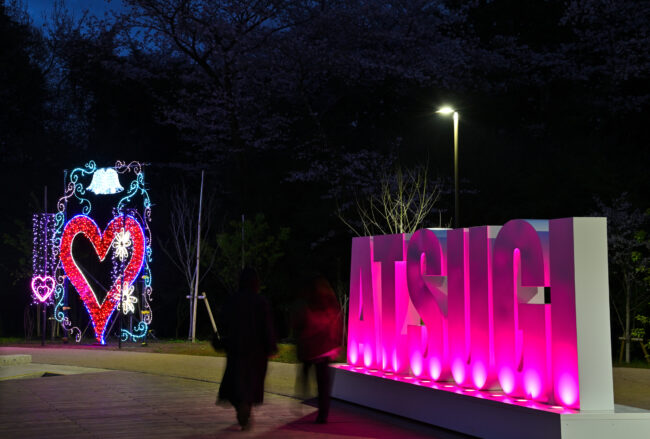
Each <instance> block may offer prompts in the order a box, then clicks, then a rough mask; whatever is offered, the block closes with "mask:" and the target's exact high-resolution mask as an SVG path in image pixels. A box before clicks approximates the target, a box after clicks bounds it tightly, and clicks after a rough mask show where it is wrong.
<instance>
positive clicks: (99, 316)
mask: <svg viewBox="0 0 650 439" xmlns="http://www.w3.org/2000/svg"><path fill="white" fill-rule="evenodd" d="M122 231H124V232H129V234H130V239H131V242H132V244H133V247H132V252H131V259H130V260H129V262H128V264H127V265H126V268H125V270H124V281H123V284H125V285H126V286H127V287H128V286H130V285H131V284H132V283H133V281H134V280H135V279H136V278H137V277H138V274H139V273H140V269H141V268H142V264H143V262H144V254H145V238H144V232H143V231H142V227H140V223H138V221H137V220H136V219H135V218H133V217H132V216H130V215H124V216H117V217H115V218H113V220H111V222H110V223H108V226H106V230H105V231H104V233H103V234H102V233H101V232H100V230H99V227H97V224H96V223H95V221H93V220H92V219H91V218H90V217H88V216H86V215H77V216H75V217H74V218H72V219H71V220H70V221H68V224H66V225H65V228H64V229H63V235H62V237H61V253H60V255H61V263H62V264H63V269H64V270H65V273H66V275H67V276H68V279H70V282H71V283H72V285H74V287H75V289H76V290H77V292H78V293H79V296H80V297H81V300H82V301H83V303H84V305H85V306H86V309H87V310H88V314H89V315H90V319H91V321H92V323H93V326H94V329H95V338H96V339H97V341H99V342H100V343H101V344H104V331H105V330H106V323H107V322H108V320H109V319H110V317H111V315H112V314H113V311H115V308H117V305H118V304H119V303H120V299H121V297H120V295H121V288H120V283H121V282H122V277H119V278H118V279H116V280H115V282H114V283H113V285H112V286H111V289H110V291H109V292H108V293H107V294H106V298H105V299H104V302H103V303H102V304H101V305H100V304H99V302H98V301H97V296H96V295H95V292H94V291H93V290H92V288H91V286H90V285H89V284H88V280H87V279H86V277H85V276H84V275H83V273H82V272H81V270H79V267H77V264H76V263H75V260H74V258H73V256H72V242H73V241H74V239H75V237H76V236H77V235H79V234H83V235H85V236H86V238H88V240H89V241H90V242H91V243H92V245H93V247H94V248H95V252H96V253H97V256H99V260H100V261H103V260H104V259H105V258H106V255H107V254H108V251H109V250H110V248H111V244H112V243H113V240H114V239H115V238H116V237H117V235H118V234H119V233H120V232H122Z"/></svg>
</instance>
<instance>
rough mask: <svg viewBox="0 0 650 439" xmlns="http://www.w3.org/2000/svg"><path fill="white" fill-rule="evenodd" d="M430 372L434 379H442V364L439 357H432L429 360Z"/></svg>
mask: <svg viewBox="0 0 650 439" xmlns="http://www.w3.org/2000/svg"><path fill="white" fill-rule="evenodd" d="M429 374H430V375H431V378H433V379H434V380H438V379H440V375H441V374H442V364H440V360H439V359H438V358H432V359H431V360H429Z"/></svg>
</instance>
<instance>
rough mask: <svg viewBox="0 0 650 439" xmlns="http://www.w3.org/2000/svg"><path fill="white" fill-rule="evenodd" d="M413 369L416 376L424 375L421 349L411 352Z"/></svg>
mask: <svg viewBox="0 0 650 439" xmlns="http://www.w3.org/2000/svg"><path fill="white" fill-rule="evenodd" d="M411 371H412V372H413V375H415V376H416V377H419V376H420V375H422V354H421V353H420V351H414V352H412V353H411Z"/></svg>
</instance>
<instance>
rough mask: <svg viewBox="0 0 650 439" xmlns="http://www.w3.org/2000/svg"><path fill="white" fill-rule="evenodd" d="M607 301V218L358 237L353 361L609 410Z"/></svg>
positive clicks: (352, 310)
mask: <svg viewBox="0 0 650 439" xmlns="http://www.w3.org/2000/svg"><path fill="white" fill-rule="evenodd" d="M607 295H608V289H607V244H606V221H605V219H604V218H563V219H554V220H512V221H509V222H508V223H506V224H505V225H504V226H502V227H496V226H483V227H471V228H464V229H455V230H453V229H421V230H418V231H417V232H415V233H413V234H397V235H385V236H371V237H360V238H354V240H353V242H352V261H351V277H350V302H349V332H348V352H347V354H348V362H349V363H350V364H352V365H356V366H363V367H365V368H369V369H378V370H383V371H389V372H393V373H396V374H403V375H411V376H414V377H418V378H426V379H432V380H435V381H454V382H455V383H456V384H458V385H460V386H463V387H467V388H474V389H477V390H484V389H495V388H498V387H500V388H501V389H502V390H503V392H504V393H505V394H507V395H511V396H513V397H523V398H527V399H529V400H534V401H539V402H541V403H547V404H555V405H561V406H564V407H567V408H573V409H580V408H581V405H582V407H583V408H584V407H588V408H590V409H609V408H610V406H611V407H613V393H612V390H611V363H610V354H609V347H610V341H609V314H608V297H607ZM604 327H606V329H605V330H603V328H604ZM604 335H605V337H604V340H603V338H602V337H603V336H604ZM592 337H598V338H599V339H598V340H595V341H594V340H591V338H592ZM594 343H600V344H602V345H603V346H594ZM603 361H604V363H605V364H606V367H602V365H599V364H593V363H594V362H603ZM581 363H590V364H587V365H585V364H581ZM590 367H591V368H595V369H592V370H591V371H589V368H590ZM608 370H609V372H607V371H608ZM608 386H609V389H608ZM581 389H587V390H584V391H583V392H581Z"/></svg>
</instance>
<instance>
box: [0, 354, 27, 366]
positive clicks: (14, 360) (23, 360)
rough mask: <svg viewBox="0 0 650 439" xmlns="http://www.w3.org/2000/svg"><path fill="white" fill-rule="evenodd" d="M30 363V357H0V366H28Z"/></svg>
mask: <svg viewBox="0 0 650 439" xmlns="http://www.w3.org/2000/svg"><path fill="white" fill-rule="evenodd" d="M31 362H32V356H31V355H0V366H15V365H17V364H29V363H31Z"/></svg>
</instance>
